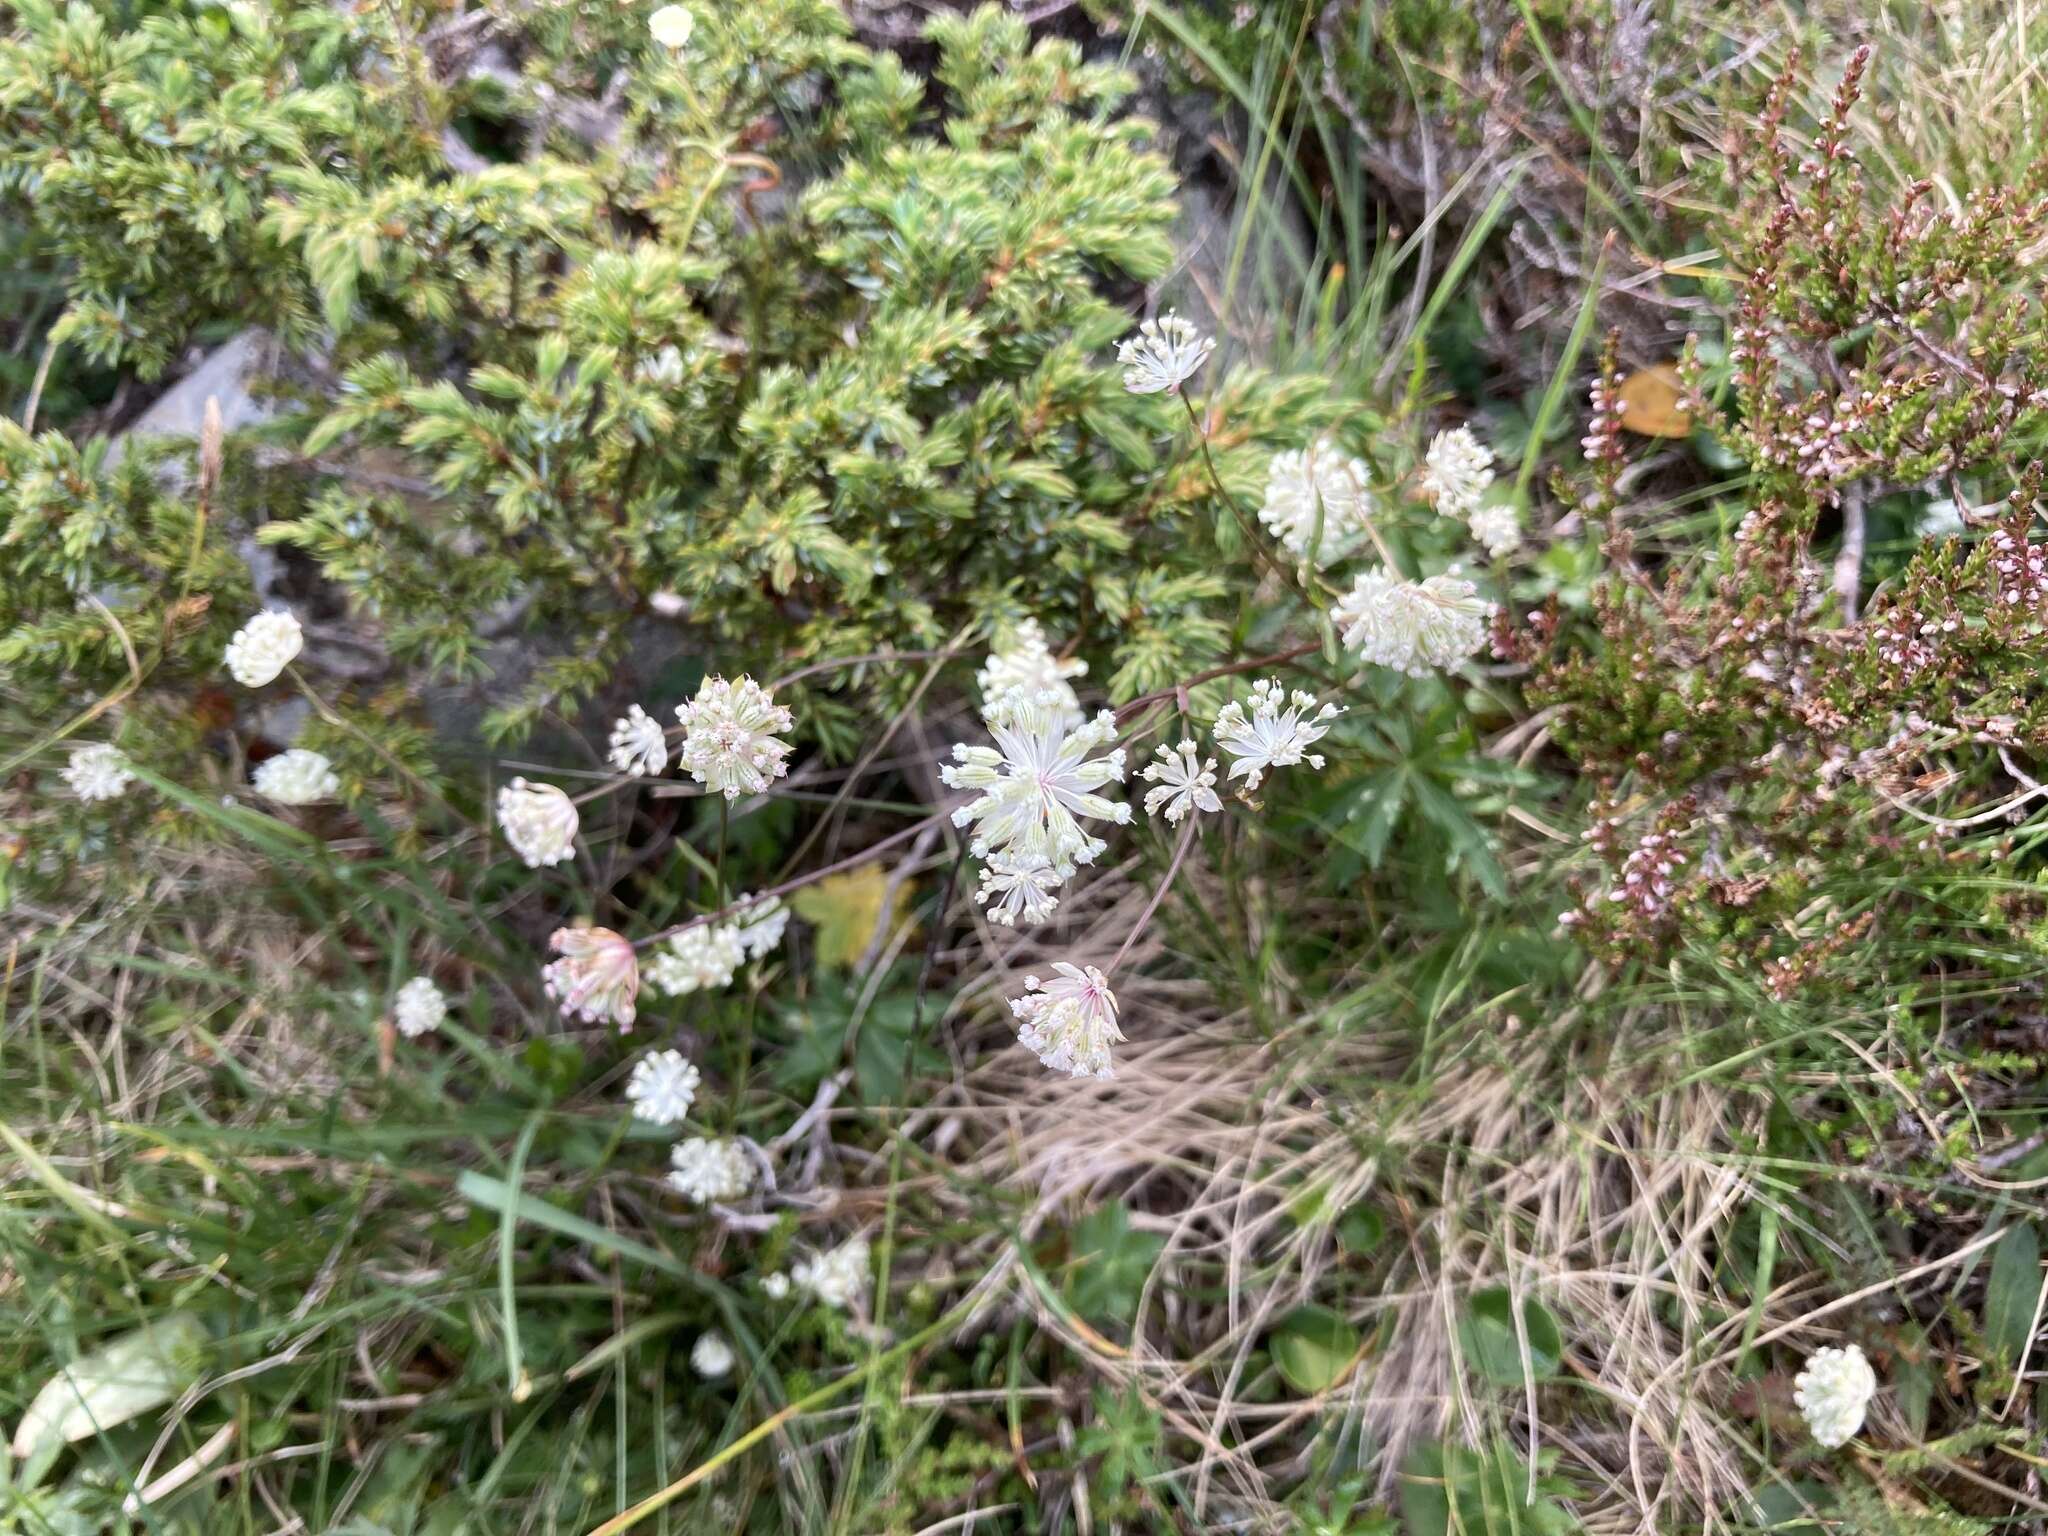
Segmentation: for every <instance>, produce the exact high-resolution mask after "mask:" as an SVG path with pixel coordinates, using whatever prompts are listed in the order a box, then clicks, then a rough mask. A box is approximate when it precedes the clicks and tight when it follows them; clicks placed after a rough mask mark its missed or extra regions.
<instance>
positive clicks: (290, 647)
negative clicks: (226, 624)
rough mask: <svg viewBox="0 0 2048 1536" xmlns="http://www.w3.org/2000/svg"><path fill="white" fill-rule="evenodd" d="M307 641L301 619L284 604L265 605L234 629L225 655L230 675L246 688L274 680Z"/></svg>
mask: <svg viewBox="0 0 2048 1536" xmlns="http://www.w3.org/2000/svg"><path fill="white" fill-rule="evenodd" d="M305 643H306V636H305V631H303V630H301V629H300V628H299V621H298V620H297V619H295V618H293V617H292V616H291V615H290V614H289V613H286V612H285V611H284V610H283V609H282V608H270V609H266V610H265V611H263V612H262V613H259V614H257V615H256V616H255V617H254V618H252V619H251V620H249V622H248V623H246V624H244V625H243V626H242V627H241V628H240V629H238V630H236V631H235V634H234V638H233V639H231V640H229V641H228V648H227V653H226V655H225V657H224V658H223V659H224V660H225V661H226V662H227V664H228V675H229V676H230V677H232V678H234V680H235V681H236V682H238V683H240V684H241V685H242V686H243V687H244V688H261V687H262V686H263V685H264V684H265V683H271V682H275V681H276V680H277V675H278V673H280V672H282V671H283V670H284V669H285V667H286V666H287V665H288V664H289V663H290V661H291V659H292V658H293V657H294V656H296V655H298V654H299V648H300V647H301V646H303V645H304V644H305Z"/></svg>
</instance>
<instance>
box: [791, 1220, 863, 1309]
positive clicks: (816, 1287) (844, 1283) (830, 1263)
mask: <svg viewBox="0 0 2048 1536" xmlns="http://www.w3.org/2000/svg"><path fill="white" fill-rule="evenodd" d="M868 1259H869V1250H868V1240H867V1239H866V1238H864V1237H849V1238H848V1239H847V1240H846V1241H845V1242H843V1243H841V1244H840V1245H839V1246H838V1247H837V1248H832V1249H828V1250H827V1251H826V1252H824V1253H821V1254H818V1255H816V1256H815V1257H813V1258H809V1259H805V1260H802V1261H800V1262H799V1263H796V1264H793V1265H791V1266H790V1271H789V1278H790V1279H791V1280H792V1281H794V1282H795V1283H796V1285H797V1287H798V1288H799V1289H800V1290H805V1291H809V1292H810V1293H811V1295H812V1296H813V1297H815V1298H816V1299H817V1300H819V1301H821V1302H823V1303H824V1304H825V1305H826V1306H828V1307H837V1308H839V1309H841V1310H842V1311H843V1310H844V1309H846V1308H848V1307H851V1306H852V1305H853V1304H854V1303H855V1302H857V1301H859V1300H860V1298H861V1297H862V1296H864V1295H866V1294H867V1289H868Z"/></svg>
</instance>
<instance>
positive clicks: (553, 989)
mask: <svg viewBox="0 0 2048 1536" xmlns="http://www.w3.org/2000/svg"><path fill="white" fill-rule="evenodd" d="M548 947H549V948H550V949H552V950H554V952H555V953H556V954H558V955H560V956H561V957H562V958H561V959H559V960H555V961H551V962H550V963H549V964H547V965H545V966H543V967H542V968H541V973H540V974H541V981H542V983H543V984H544V985H545V986H546V987H547V993H548V996H549V997H551V998H553V999H554V1000H555V1001H556V1002H557V1003H559V1004H561V1008H562V1016H563V1017H564V1018H573V1019H581V1020H583V1021H584V1022H585V1023H586V1024H600V1023H604V1022H606V1021H607V1020H609V1021H610V1022H611V1023H614V1024H616V1025H618V1026H619V1029H620V1030H621V1031H625V1030H629V1029H631V1028H632V1027H633V1000H634V999H635V998H636V997H637V996H639V993H640V962H639V961H638V960H637V959H636V958H635V957H634V954H633V946H632V944H631V943H630V942H628V941H627V939H626V938H625V937H624V936H623V935H621V934H617V933H614V932H612V930H611V929H609V928H594V927H588V926H583V925H579V926H577V927H574V928H557V929H556V930H555V931H554V933H553V934H552V935H550V936H549V938H548Z"/></svg>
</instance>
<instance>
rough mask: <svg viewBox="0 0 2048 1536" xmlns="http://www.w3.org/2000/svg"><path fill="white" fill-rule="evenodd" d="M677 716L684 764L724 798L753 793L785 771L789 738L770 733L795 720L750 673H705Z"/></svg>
mask: <svg viewBox="0 0 2048 1536" xmlns="http://www.w3.org/2000/svg"><path fill="white" fill-rule="evenodd" d="M676 718H677V719H678V720H680V721H682V722H683V751H682V757H681V762H682V765H683V767H684V769H685V770H686V771H688V773H689V775H690V777H692V778H694V779H695V780H696V781H697V782H698V783H699V784H702V785H704V786H706V787H707V788H710V789H713V790H716V791H718V792H719V793H720V794H722V795H724V796H725V798H726V799H728V800H737V799H738V798H739V797H740V795H741V794H742V793H745V794H750V795H757V794H759V793H760V792H761V791H762V790H764V789H766V788H767V787H768V783H769V781H770V780H771V779H779V778H781V777H782V776H783V775H784V774H786V773H788V772H789V743H788V742H786V741H783V740H782V739H780V738H779V737H778V736H776V734H775V733H776V732H777V731H786V730H789V729H791V727H793V726H794V725H795V724H796V721H795V719H794V718H793V717H792V716H791V714H790V712H789V711H788V710H786V709H784V708H783V707H782V706H781V705H780V704H777V703H776V702H775V700H774V699H773V698H771V697H770V696H769V693H768V690H767V689H765V688H763V687H762V686H761V685H760V684H759V683H757V682H755V681H754V680H753V679H752V678H751V677H743V678H741V679H740V680H739V681H738V682H727V681H726V680H725V679H724V678H722V677H707V678H706V679H704V685H703V686H702V687H701V688H699V689H698V690H697V697H696V698H694V699H692V700H691V701H690V702H689V703H687V704H684V705H682V706H681V707H680V708H678V709H677V710H676Z"/></svg>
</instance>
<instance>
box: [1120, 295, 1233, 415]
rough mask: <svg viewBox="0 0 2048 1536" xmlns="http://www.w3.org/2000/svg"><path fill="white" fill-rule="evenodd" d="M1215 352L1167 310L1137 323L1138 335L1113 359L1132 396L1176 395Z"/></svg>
mask: <svg viewBox="0 0 2048 1536" xmlns="http://www.w3.org/2000/svg"><path fill="white" fill-rule="evenodd" d="M1215 350H1216V343H1215V342H1213V341H1211V340H1210V339H1209V338H1208V337H1206V336H1204V335H1203V334H1202V333H1201V332H1200V331H1198V330H1196V329H1195V327H1194V324H1193V323H1192V322H1191V321H1187V320H1183V319H1181V317H1180V316H1179V315H1176V314H1173V313H1172V312H1171V311H1169V312H1168V313H1166V314H1164V315H1161V316H1160V317H1159V318H1158V319H1157V320H1147V321H1145V322H1144V323H1143V324H1141V325H1140V326H1139V327H1138V334H1137V335H1135V336H1133V337H1131V338H1130V340H1128V341H1126V342H1124V343H1123V345H1121V346H1120V347H1118V348H1117V350H1116V359H1117V361H1118V362H1120V363H1122V364H1123V365H1124V388H1125V389H1127V390H1129V391H1130V392H1131V393H1132V394H1134V395H1177V394H1179V393H1180V387H1181V385H1183V384H1185V383H1187V381H1188V380H1189V379H1191V378H1193V377H1194V376H1195V372H1196V370H1197V369H1199V368H1200V367H1201V366H1202V364H1204V363H1205V362H1207V361H1208V360H1209V354H1210V353H1211V352H1214V351H1215Z"/></svg>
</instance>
